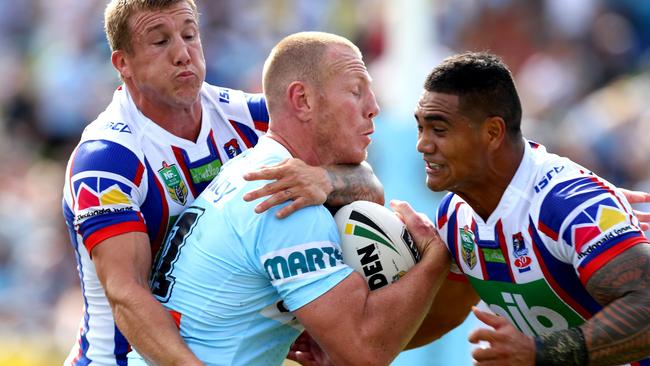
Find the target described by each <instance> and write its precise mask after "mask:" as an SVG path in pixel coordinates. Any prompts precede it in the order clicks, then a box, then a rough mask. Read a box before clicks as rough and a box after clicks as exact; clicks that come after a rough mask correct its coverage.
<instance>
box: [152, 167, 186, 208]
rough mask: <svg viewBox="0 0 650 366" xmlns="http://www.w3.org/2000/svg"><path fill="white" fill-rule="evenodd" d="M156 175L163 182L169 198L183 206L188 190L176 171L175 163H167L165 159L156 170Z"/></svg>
mask: <svg viewBox="0 0 650 366" xmlns="http://www.w3.org/2000/svg"><path fill="white" fill-rule="evenodd" d="M158 175H159V176H160V178H162V180H163V182H164V183H165V187H167V192H168V193H169V196H170V197H171V199H172V200H173V201H174V202H176V203H178V204H179V205H182V206H185V203H186V202H187V192H188V190H187V185H186V184H185V181H184V180H183V177H182V176H181V174H180V172H179V171H178V168H177V167H176V164H172V165H169V164H167V162H166V161H163V167H162V168H161V169H160V170H158Z"/></svg>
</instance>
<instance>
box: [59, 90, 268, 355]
mask: <svg viewBox="0 0 650 366" xmlns="http://www.w3.org/2000/svg"><path fill="white" fill-rule="evenodd" d="M200 98H201V102H202V103H201V104H202V121H201V129H200V132H199V136H198V138H197V139H196V141H188V140H185V139H182V138H179V137H177V136H175V135H173V134H171V133H169V132H167V131H166V130H164V129H163V128H162V127H160V126H158V125H157V124H156V123H154V122H153V121H151V120H150V119H148V118H147V117H146V116H144V115H143V114H142V113H141V112H140V111H139V110H138V109H137V108H136V106H135V104H134V103H133V100H132V99H131V97H130V95H129V93H128V92H127V89H126V88H125V87H120V88H118V90H117V91H115V94H114V96H113V100H112V102H111V103H110V104H109V106H108V107H107V108H106V110H105V111H104V112H103V113H101V114H100V115H99V116H98V117H97V119H96V120H95V121H94V122H92V123H91V124H89V125H88V126H87V127H86V129H85V130H84V133H83V135H82V137H81V141H80V142H79V144H78V145H77V147H76V149H75V151H74V152H73V153H72V156H71V158H70V161H69V162H68V167H67V169H66V180H65V187H64V191H63V211H64V216H65V219H66V224H67V226H68V230H69V232H70V237H71V241H72V245H73V247H74V249H75V253H76V258H77V263H78V270H79V276H80V279H81V288H82V294H83V299H84V316H83V319H82V321H81V325H80V333H79V336H78V342H77V344H76V345H75V347H73V350H72V351H71V353H70V356H69V357H68V359H67V360H66V363H65V364H66V365H87V364H92V365H122V364H126V354H127V352H128V348H129V346H128V344H127V342H126V340H125V339H124V337H123V336H122V334H121V333H120V332H119V330H118V329H117V327H116V326H115V323H114V320H113V317H112V313H111V309H110V306H109V304H108V301H107V299H106V297H105V294H104V290H103V288H102V286H101V284H100V282H99V280H98V278H97V274H96V272H95V267H94V265H93V262H92V260H91V258H90V253H91V251H92V249H93V247H94V246H95V245H97V244H99V243H101V242H102V241H103V240H105V239H107V238H110V237H113V236H116V235H119V234H122V233H127V232H134V231H140V232H145V233H147V234H148V235H149V239H150V241H151V246H152V256H154V255H155V253H156V252H157V249H158V248H159V247H160V245H161V243H162V242H163V241H164V238H165V235H166V234H167V231H168V228H169V227H171V225H172V224H173V223H174V222H175V220H176V218H177V217H178V215H179V214H180V213H181V212H182V211H183V210H184V209H185V208H186V207H189V206H190V204H191V203H192V202H193V201H194V199H195V197H197V196H198V195H199V194H200V193H201V192H202V191H203V190H204V189H205V187H206V186H207V185H208V184H209V183H210V181H211V180H212V179H213V178H214V177H215V176H216V175H217V173H219V171H220V169H221V166H222V164H224V163H225V162H226V161H228V160H229V159H231V158H233V157H235V156H236V155H238V154H240V153H241V152H242V151H244V150H245V149H247V148H249V147H251V146H253V145H254V144H256V143H257V139H258V136H260V135H262V134H263V133H264V132H265V131H266V128H267V125H268V119H269V118H268V114H267V112H266V105H265V102H264V99H263V98H262V97H261V96H260V95H252V94H250V95H249V94H245V93H243V92H241V91H238V90H231V89H226V88H220V87H215V86H211V85H209V84H207V83H204V84H203V86H202V88H201V92H200Z"/></svg>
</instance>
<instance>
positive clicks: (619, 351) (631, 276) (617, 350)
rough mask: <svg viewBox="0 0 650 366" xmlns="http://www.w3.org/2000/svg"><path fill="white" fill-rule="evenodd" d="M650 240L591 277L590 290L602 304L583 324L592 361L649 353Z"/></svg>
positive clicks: (628, 358)
mask: <svg viewBox="0 0 650 366" xmlns="http://www.w3.org/2000/svg"><path fill="white" fill-rule="evenodd" d="M649 288H650V244H639V245H636V246H634V247H632V248H629V249H627V250H626V251H625V252H623V253H622V254H620V255H619V256H618V257H617V258H616V259H614V260H612V261H611V262H609V263H608V264H607V265H606V266H604V267H603V268H601V269H600V270H598V271H597V272H596V273H594V275H593V276H592V277H591V279H589V282H588V283H587V290H588V291H589V293H591V294H592V296H594V298H595V299H596V300H597V301H598V302H600V303H601V304H603V305H606V307H605V308H603V310H602V311H600V312H599V313H598V314H596V315H595V316H594V317H593V318H592V319H590V320H589V321H588V322H587V323H585V324H584V325H583V326H582V329H583V332H584V335H585V341H586V344H587V349H588V351H589V359H590V361H591V363H590V364H591V365H612V364H622V363H627V362H631V361H636V360H639V359H642V358H644V357H648V356H650V290H649Z"/></svg>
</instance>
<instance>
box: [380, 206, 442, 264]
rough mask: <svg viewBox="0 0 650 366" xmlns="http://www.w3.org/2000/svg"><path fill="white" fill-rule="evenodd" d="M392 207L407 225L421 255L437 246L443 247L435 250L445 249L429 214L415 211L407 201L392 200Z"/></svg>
mask: <svg viewBox="0 0 650 366" xmlns="http://www.w3.org/2000/svg"><path fill="white" fill-rule="evenodd" d="M390 207H391V208H392V209H393V211H395V212H396V213H397V216H399V218H400V219H401V220H402V222H404V224H405V225H406V228H407V229H408V231H409V232H410V233H411V237H413V240H414V241H415V244H416V245H417V247H418V250H419V251H420V254H421V255H424V253H425V252H427V251H428V250H430V249H432V248H434V247H436V246H441V248H438V249H434V250H444V243H443V242H442V239H440V236H439V235H438V231H437V230H436V227H435V226H434V225H433V223H432V222H431V220H429V218H428V217H427V215H425V214H423V213H420V212H415V210H413V208H412V207H411V205H409V204H408V202H405V201H399V200H391V201H390Z"/></svg>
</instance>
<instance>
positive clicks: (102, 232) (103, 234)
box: [84, 221, 147, 257]
mask: <svg viewBox="0 0 650 366" xmlns="http://www.w3.org/2000/svg"><path fill="white" fill-rule="evenodd" d="M131 232H141V233H146V232H147V226H146V225H145V224H144V222H142V221H128V222H122V223H120V224H116V225H111V226H107V227H105V228H101V229H99V230H97V231H95V232H94V233H92V234H90V235H88V238H87V239H86V240H85V241H84V246H85V247H86V249H87V250H88V253H89V254H90V255H91V257H92V250H93V248H95V247H96V246H97V244H99V243H101V242H102V241H104V240H106V239H108V238H112V237H114V236H117V235H120V234H124V233H131Z"/></svg>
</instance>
